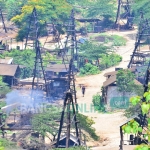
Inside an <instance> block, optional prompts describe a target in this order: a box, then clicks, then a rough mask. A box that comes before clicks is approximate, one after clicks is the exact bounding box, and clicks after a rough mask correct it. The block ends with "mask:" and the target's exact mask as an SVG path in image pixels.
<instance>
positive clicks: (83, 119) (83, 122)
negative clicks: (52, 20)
mask: <svg viewBox="0 0 150 150" xmlns="http://www.w3.org/2000/svg"><path fill="white" fill-rule="evenodd" d="M77 120H79V122H80V123H79V128H81V129H82V130H84V131H85V132H86V133H88V134H89V135H90V137H91V138H92V139H94V140H96V141H98V140H99V136H97V135H96V132H95V129H94V128H93V127H92V125H93V124H94V123H95V122H94V121H93V120H92V119H90V118H89V117H88V116H85V115H82V114H79V113H78V114H77Z"/></svg>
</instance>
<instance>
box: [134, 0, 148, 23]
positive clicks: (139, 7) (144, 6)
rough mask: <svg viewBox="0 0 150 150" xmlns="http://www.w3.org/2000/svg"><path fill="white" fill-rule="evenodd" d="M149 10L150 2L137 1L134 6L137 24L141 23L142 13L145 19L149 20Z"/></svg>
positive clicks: (144, 0)
mask: <svg viewBox="0 0 150 150" xmlns="http://www.w3.org/2000/svg"><path fill="white" fill-rule="evenodd" d="M149 8H150V3H149V0H135V1H134V4H133V6H132V9H133V12H134V18H135V19H134V20H135V22H139V19H140V12H141V11H142V12H143V14H144V17H145V18H149V14H150V9H149Z"/></svg>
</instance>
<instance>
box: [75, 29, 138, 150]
mask: <svg viewBox="0 0 150 150" xmlns="http://www.w3.org/2000/svg"><path fill="white" fill-rule="evenodd" d="M109 34H118V35H121V36H124V37H125V38H126V39H127V44H126V46H122V47H119V48H118V49H117V51H116V53H118V54H120V55H121V56H122V57H123V60H122V62H121V63H120V64H119V65H118V66H114V67H111V68H109V69H106V70H104V71H102V72H101V73H100V74H98V75H92V76H86V77H79V78H77V79H76V83H77V85H78V84H79V83H83V84H87V85H88V87H87V88H86V93H85V96H84V97H82V94H81V90H78V91H77V98H78V103H79V105H80V106H81V105H82V106H84V107H83V108H82V109H81V110H79V111H80V112H81V113H83V114H84V115H87V116H89V117H91V118H93V120H94V121H95V124H94V126H93V127H95V129H96V133H97V134H98V135H99V136H100V137H101V138H103V139H105V141H104V142H102V143H101V142H94V141H92V142H87V144H88V145H89V146H92V145H93V146H94V145H95V146H96V147H95V148H93V150H103V149H104V150H112V149H113V150H119V142H120V135H119V125H121V124H122V123H123V122H124V121H125V120H126V118H125V117H124V116H123V112H121V111H120V112H116V113H112V114H101V113H97V112H94V110H93V108H92V106H91V105H92V96H93V95H94V94H96V93H100V89H101V86H102V85H103V82H104V81H105V77H104V74H105V73H106V72H110V71H114V70H115V67H121V68H127V65H128V63H129V60H130V55H131V54H132V52H133V49H134V44H135V40H134V38H135V34H136V31H129V32H109Z"/></svg>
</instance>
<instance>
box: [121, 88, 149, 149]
mask: <svg viewBox="0 0 150 150" xmlns="http://www.w3.org/2000/svg"><path fill="white" fill-rule="evenodd" d="M149 87H150V86H149ZM149 87H148V91H147V92H145V93H144V94H143V97H144V100H145V101H143V97H139V96H135V97H132V98H131V99H130V101H131V102H132V104H133V105H135V107H137V106H139V107H140V110H141V111H142V114H143V115H146V116H147V118H146V119H147V126H146V128H144V129H145V130H144V132H143V129H142V126H140V124H139V123H138V122H136V121H135V120H131V121H130V122H129V123H127V124H125V125H124V126H123V127H122V129H123V131H124V132H125V133H128V134H130V133H136V134H137V135H138V136H139V137H140V134H139V133H142V134H144V136H142V137H141V139H142V140H145V141H146V140H148V143H149V142H150V116H149V112H150V88H149ZM148 143H147V144H145V145H144V144H141V145H139V146H137V147H136V148H135V150H146V149H147V150H148V149H149V148H150V147H149V145H148Z"/></svg>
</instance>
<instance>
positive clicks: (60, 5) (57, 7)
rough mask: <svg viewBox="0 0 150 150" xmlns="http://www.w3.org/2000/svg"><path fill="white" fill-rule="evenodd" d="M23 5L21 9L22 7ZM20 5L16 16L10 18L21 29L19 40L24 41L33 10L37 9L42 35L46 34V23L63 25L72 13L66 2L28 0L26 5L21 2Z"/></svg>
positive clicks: (60, 0) (63, 0)
mask: <svg viewBox="0 0 150 150" xmlns="http://www.w3.org/2000/svg"><path fill="white" fill-rule="evenodd" d="M11 4H12V6H13V5H15V2H12V3H11ZM20 5H21V7H20ZM20 5H19V6H18V4H17V8H18V7H20V9H18V11H17V12H16V11H15V13H12V14H14V15H15V16H10V17H12V18H11V21H13V22H14V23H15V24H16V25H17V26H18V27H19V28H20V31H19V32H18V37H17V40H23V38H25V36H26V31H27V28H28V24H29V20H30V17H29V16H30V15H31V14H32V11H33V8H34V7H35V8H36V11H37V14H38V21H39V25H40V28H39V30H40V33H43V32H44V29H45V27H46V26H45V22H53V23H54V22H55V23H62V21H63V20H65V19H66V18H67V17H68V15H69V14H70V11H71V6H70V5H69V4H68V3H67V2H66V1H65V0H55V1H49V0H28V1H25V3H22V2H20Z"/></svg>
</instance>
